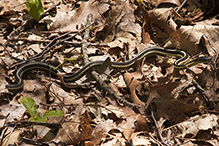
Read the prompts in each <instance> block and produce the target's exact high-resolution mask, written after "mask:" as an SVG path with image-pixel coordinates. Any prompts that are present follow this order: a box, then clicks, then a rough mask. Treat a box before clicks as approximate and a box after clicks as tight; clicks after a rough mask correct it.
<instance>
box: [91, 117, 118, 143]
mask: <svg viewBox="0 0 219 146" xmlns="http://www.w3.org/2000/svg"><path fill="white" fill-rule="evenodd" d="M114 128H116V123H114V122H113V121H112V120H109V119H108V120H106V121H105V122H102V123H100V124H99V125H97V126H96V127H95V129H94V130H93V132H92V138H91V141H92V142H93V144H94V145H99V144H100V143H101V141H102V139H103V138H105V137H106V136H107V134H108V132H109V131H110V130H112V129H114Z"/></svg>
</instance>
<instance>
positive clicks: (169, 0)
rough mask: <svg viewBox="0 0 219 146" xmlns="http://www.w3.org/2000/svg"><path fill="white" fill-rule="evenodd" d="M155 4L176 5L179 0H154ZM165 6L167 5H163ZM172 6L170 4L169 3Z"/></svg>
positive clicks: (178, 3)
mask: <svg viewBox="0 0 219 146" xmlns="http://www.w3.org/2000/svg"><path fill="white" fill-rule="evenodd" d="M155 3H156V5H157V6H158V5H160V4H173V5H176V6H179V5H180V1H179V0H155ZM165 6H166V7H168V5H165ZM170 6H172V5H170Z"/></svg>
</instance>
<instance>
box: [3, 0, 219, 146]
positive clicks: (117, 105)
mask: <svg viewBox="0 0 219 146" xmlns="http://www.w3.org/2000/svg"><path fill="white" fill-rule="evenodd" d="M11 2H12V3H11ZM14 2H15V1H14ZM0 3H1V13H0V17H1V21H0V27H1V29H0V31H1V34H2V35H0V44H1V45H0V55H1V59H0V65H1V66H0V67H1V71H2V72H1V73H0V75H1V78H0V80H1V86H0V89H1V90H0V91H1V100H0V101H1V102H0V103H1V106H0V109H1V112H0V115H1V116H0V123H1V124H0V126H1V138H0V139H1V145H10V144H16V145H27V144H29V145H55V144H56V145H61V144H64V145H87V146H88V145H89V146H90V145H195V144H196V145H203V144H207V145H213V146H216V145H218V138H217V137H218V135H219V134H218V133H219V132H218V111H219V106H218V97H219V95H218V88H219V87H218V76H217V73H218V67H217V63H218V61H217V57H218V42H217V40H218V35H217V34H218V33H217V30H218V18H217V16H216V14H217V13H214V9H217V8H218V5H219V3H218V2H216V1H215V4H212V3H209V4H208V3H207V2H205V4H206V5H205V6H202V5H201V2H200V1H199V0H195V1H193V2H191V1H188V2H187V5H182V3H183V1H178V0H175V1H158V2H156V3H153V2H151V1H133V0H129V1H125V0H116V1H104V0H103V1H94V0H89V1H74V2H73V1H62V2H59V1H56V2H55V1H54V2H53V3H52V2H51V1H42V4H43V9H44V13H43V14H41V17H42V19H41V20H40V21H39V22H38V21H36V20H34V19H33V18H31V16H30V15H29V14H28V11H27V7H26V5H25V3H24V1H16V2H15V3H13V1H10V3H7V2H6V1H4V0H3V1H1V2H0ZM181 6H182V7H181ZM29 13H32V12H29ZM89 14H92V16H93V20H92V21H93V22H94V21H95V20H98V21H97V23H93V24H92V27H90V26H88V25H87V21H88V20H87V16H88V15H89ZM209 16H211V17H209ZM212 16H214V17H212ZM179 22H180V23H179ZM181 24H182V25H181ZM86 26H87V28H86ZM88 28H89V30H91V33H90V34H89V35H90V38H88V39H87V40H86V41H87V42H88V43H87V44H85V42H86V41H84V36H85V35H86V30H87V29H88ZM84 31H85V32H84ZM67 37H69V38H68V39H66V38H67ZM151 45H157V46H164V47H166V48H173V49H180V50H183V51H185V52H187V53H188V54H189V55H190V56H191V57H197V56H201V55H209V56H211V57H212V63H211V64H202V63H200V64H197V65H195V66H192V67H190V68H186V69H184V70H180V71H177V70H176V69H174V67H173V65H172V64H173V62H174V61H175V60H176V58H175V57H172V56H165V57H163V56H162V57H161V56H150V57H146V58H145V60H143V63H141V64H140V63H139V62H135V65H134V67H133V68H129V69H127V70H121V71H119V70H114V69H113V68H112V66H111V61H115V62H125V61H127V60H129V59H131V58H133V57H134V56H136V55H137V54H138V53H139V52H141V51H142V50H144V49H145V48H147V47H149V46H151ZM84 46H87V47H86V48H87V50H88V51H87V55H88V56H89V59H90V60H92V61H96V60H105V61H104V63H103V65H102V66H101V67H99V68H94V69H93V70H94V71H96V72H97V73H98V80H101V81H102V82H99V81H98V80H94V78H93V77H92V73H91V72H92V71H91V70H89V71H87V73H86V76H85V77H83V78H81V79H80V80H79V81H77V82H75V83H69V84H68V85H64V86H63V83H64V82H63V81H62V78H63V74H60V75H58V78H54V77H53V76H52V75H51V72H47V73H46V72H43V71H42V72H41V71H37V70H34V71H30V72H28V73H25V74H24V75H23V78H24V88H23V90H22V91H20V92H17V93H13V92H10V91H8V90H7V89H6V88H5V85H7V84H12V83H15V77H14V74H15V72H16V70H17V67H19V66H20V64H18V65H16V64H17V63H18V62H25V63H26V62H27V61H28V60H30V61H34V60H38V61H41V62H47V63H49V64H53V65H54V66H58V65H60V64H63V65H61V68H62V69H63V70H64V71H66V72H67V73H70V72H75V70H78V69H79V68H81V67H82V66H84V59H85V57H81V56H80V55H81V54H82V53H83V50H82V51H81V48H83V47H84ZM40 54H41V55H40ZM34 57H35V58H34ZM66 58H68V59H66ZM73 60H74V61H73ZM12 66H14V67H15V68H12ZM100 83H103V84H100ZM64 84H65V83H64ZM106 88H107V89H108V88H110V89H111V90H106ZM22 97H31V98H33V99H34V100H35V101H36V104H37V108H38V111H37V115H38V114H39V116H41V117H42V116H43V113H45V112H46V111H52V110H55V111H60V110H61V111H63V112H64V114H65V116H64V117H55V116H52V117H47V119H46V122H44V123H41V122H34V121H29V119H30V118H31V116H30V114H29V113H28V112H27V111H26V109H25V108H24V107H23V106H22V104H21V101H20V100H21V98H22ZM118 97H119V98H118Z"/></svg>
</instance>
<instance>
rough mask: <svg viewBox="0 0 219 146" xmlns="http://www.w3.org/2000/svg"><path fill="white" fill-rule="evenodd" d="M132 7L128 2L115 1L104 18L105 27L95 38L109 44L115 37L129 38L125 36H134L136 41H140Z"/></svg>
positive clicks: (138, 27) (123, 0) (138, 26)
mask: <svg viewBox="0 0 219 146" xmlns="http://www.w3.org/2000/svg"><path fill="white" fill-rule="evenodd" d="M134 7H135V6H134V5H131V4H130V3H129V1H125V0H118V1H115V3H114V4H113V5H112V6H111V11H110V13H109V15H108V16H107V17H106V22H105V26H104V27H103V28H102V29H101V30H100V32H98V33H97V37H98V38H101V39H103V40H104V41H105V42H111V41H113V40H114V39H115V38H117V37H120V36H124V37H126V38H130V37H127V35H128V36H132V37H133V35H132V34H135V36H136V37H137V40H139V41H141V27H140V25H139V24H137V23H136V22H135V17H134V10H135V8H134Z"/></svg>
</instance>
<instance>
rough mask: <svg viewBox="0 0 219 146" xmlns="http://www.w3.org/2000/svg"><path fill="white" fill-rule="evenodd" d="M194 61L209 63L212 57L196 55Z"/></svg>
mask: <svg viewBox="0 0 219 146" xmlns="http://www.w3.org/2000/svg"><path fill="white" fill-rule="evenodd" d="M195 61H196V62H198V63H209V62H211V61H212V57H211V56H201V57H197V58H196V59H195Z"/></svg>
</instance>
